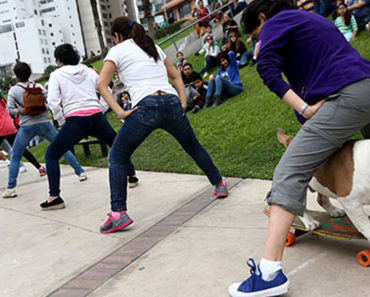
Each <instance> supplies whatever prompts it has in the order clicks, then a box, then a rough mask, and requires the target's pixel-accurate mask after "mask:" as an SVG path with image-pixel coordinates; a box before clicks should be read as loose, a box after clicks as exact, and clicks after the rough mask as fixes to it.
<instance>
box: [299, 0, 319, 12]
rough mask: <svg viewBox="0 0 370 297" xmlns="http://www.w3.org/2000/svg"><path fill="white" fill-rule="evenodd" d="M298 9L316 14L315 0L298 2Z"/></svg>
mask: <svg viewBox="0 0 370 297" xmlns="http://www.w3.org/2000/svg"><path fill="white" fill-rule="evenodd" d="M297 7H298V9H301V10H306V11H309V12H315V6H314V0H298V1H297Z"/></svg>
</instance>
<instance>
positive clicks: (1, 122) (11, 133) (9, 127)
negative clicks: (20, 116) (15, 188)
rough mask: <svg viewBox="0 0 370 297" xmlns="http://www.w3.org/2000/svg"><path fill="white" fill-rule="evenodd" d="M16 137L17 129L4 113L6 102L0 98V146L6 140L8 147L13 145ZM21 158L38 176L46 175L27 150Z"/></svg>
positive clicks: (44, 170) (6, 113) (9, 117)
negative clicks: (24, 159) (33, 168)
mask: <svg viewBox="0 0 370 297" xmlns="http://www.w3.org/2000/svg"><path fill="white" fill-rule="evenodd" d="M16 135H17V128H16V127H15V125H14V122H13V120H12V118H11V116H10V115H9V113H8V112H7V111H6V101H5V100H4V98H2V97H0V144H1V143H2V142H3V140H4V139H6V140H7V141H8V142H9V143H10V145H13V143H14V139H15V136H16ZM23 157H25V158H26V159H27V161H28V162H30V163H32V165H33V166H35V167H36V169H37V170H38V171H39V173H40V176H44V175H46V169H45V168H44V167H42V166H41V165H40V163H39V162H38V161H37V160H36V158H35V157H34V156H33V155H32V154H31V153H30V151H29V150H27V149H26V150H25V151H24V153H23Z"/></svg>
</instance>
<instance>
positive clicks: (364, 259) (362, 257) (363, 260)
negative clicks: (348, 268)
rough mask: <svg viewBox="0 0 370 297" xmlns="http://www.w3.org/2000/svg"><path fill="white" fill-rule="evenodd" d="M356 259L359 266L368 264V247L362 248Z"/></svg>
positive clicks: (369, 250)
mask: <svg viewBox="0 0 370 297" xmlns="http://www.w3.org/2000/svg"><path fill="white" fill-rule="evenodd" d="M357 261H358V263H360V265H361V266H364V267H368V266H370V249H367V250H363V251H361V252H359V253H358V254H357Z"/></svg>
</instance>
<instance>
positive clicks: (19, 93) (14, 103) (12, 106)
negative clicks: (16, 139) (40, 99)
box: [6, 82, 49, 126]
mask: <svg viewBox="0 0 370 297" xmlns="http://www.w3.org/2000/svg"><path fill="white" fill-rule="evenodd" d="M17 84H20V85H22V86H24V87H27V84H33V82H28V83H23V82H18V83H17ZM36 87H39V88H41V89H42V93H43V94H44V96H45V98H47V95H48V94H47V91H46V90H45V88H44V87H43V86H42V85H40V84H36ZM24 92H25V90H24V89H23V88H22V87H20V86H17V85H15V86H13V87H11V88H10V90H9V93H8V102H7V104H6V109H7V111H8V112H9V113H10V114H11V115H16V114H18V110H22V109H23V108H24V101H23V94H24ZM18 117H19V126H30V125H34V124H41V123H45V122H48V121H49V115H48V112H47V111H45V112H43V113H41V114H38V115H18Z"/></svg>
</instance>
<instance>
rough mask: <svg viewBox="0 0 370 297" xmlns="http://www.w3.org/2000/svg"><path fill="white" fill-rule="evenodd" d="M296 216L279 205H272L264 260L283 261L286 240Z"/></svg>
mask: <svg viewBox="0 0 370 297" xmlns="http://www.w3.org/2000/svg"><path fill="white" fill-rule="evenodd" d="M294 219H295V214H293V213H290V212H288V211H286V210H285V209H283V208H281V207H280V206H277V205H272V207H271V214H270V221H269V226H268V233H267V239H266V243H265V251H264V253H263V258H264V259H266V260H270V261H281V260H282V258H283V252H284V248H285V240H286V237H287V235H288V232H289V229H290V226H291V225H292V223H293V221H294Z"/></svg>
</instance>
